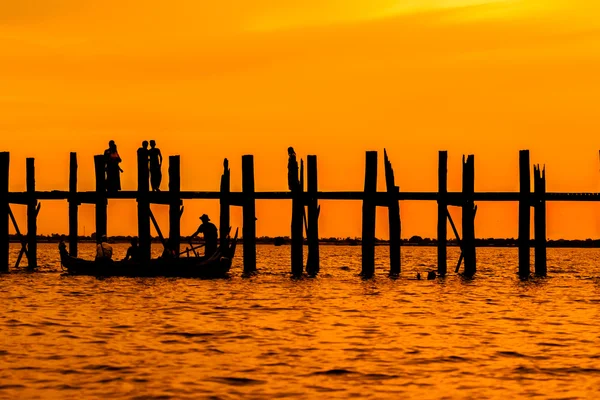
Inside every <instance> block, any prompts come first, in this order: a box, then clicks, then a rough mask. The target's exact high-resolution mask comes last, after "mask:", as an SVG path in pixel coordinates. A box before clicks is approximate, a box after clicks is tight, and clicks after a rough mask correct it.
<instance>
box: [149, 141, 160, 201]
mask: <svg viewBox="0 0 600 400" xmlns="http://www.w3.org/2000/svg"><path fill="white" fill-rule="evenodd" d="M148 155H149V156H150V184H151V185H152V190H153V191H155V192H160V182H161V181H162V171H161V169H162V162H163V157H162V154H161V153H160V149H159V148H158V147H156V142H155V141H154V140H151V141H150V150H149V151H148Z"/></svg>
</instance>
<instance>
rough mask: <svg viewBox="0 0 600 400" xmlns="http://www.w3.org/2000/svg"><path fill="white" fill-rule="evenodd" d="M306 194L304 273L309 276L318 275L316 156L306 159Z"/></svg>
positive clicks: (318, 209)
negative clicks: (306, 227)
mask: <svg viewBox="0 0 600 400" xmlns="http://www.w3.org/2000/svg"><path fill="white" fill-rule="evenodd" d="M306 164H307V165H306V175H307V179H306V180H307V192H308V231H307V232H306V236H307V237H308V257H307V261H306V272H307V273H308V274H309V275H312V276H314V275H316V274H318V273H319V269H320V268H319V267H320V266H319V263H320V260H319V213H320V208H319V199H318V198H317V192H318V190H319V189H318V182H317V177H318V173H317V156H316V155H310V156H307V159H306Z"/></svg>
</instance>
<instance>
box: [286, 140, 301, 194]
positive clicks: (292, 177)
mask: <svg viewBox="0 0 600 400" xmlns="http://www.w3.org/2000/svg"><path fill="white" fill-rule="evenodd" d="M288 187H289V188H290V190H291V191H292V192H295V191H297V190H298V188H299V187H300V183H299V182H298V161H297V160H296V152H295V151H294V148H293V147H288Z"/></svg>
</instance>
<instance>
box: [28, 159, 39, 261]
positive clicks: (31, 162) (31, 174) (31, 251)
mask: <svg viewBox="0 0 600 400" xmlns="http://www.w3.org/2000/svg"><path fill="white" fill-rule="evenodd" d="M26 175H27V265H28V268H29V269H33V268H36V267H37V211H36V207H37V199H36V198H35V159H34V158H28V159H27V163H26Z"/></svg>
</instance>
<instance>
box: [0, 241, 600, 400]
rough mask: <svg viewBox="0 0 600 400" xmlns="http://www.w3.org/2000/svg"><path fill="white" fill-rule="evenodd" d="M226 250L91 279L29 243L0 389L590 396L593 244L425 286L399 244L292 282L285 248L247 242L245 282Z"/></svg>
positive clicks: (418, 257)
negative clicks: (182, 264) (211, 274)
mask: <svg viewBox="0 0 600 400" xmlns="http://www.w3.org/2000/svg"><path fill="white" fill-rule="evenodd" d="M114 248H115V256H116V257H118V258H120V257H123V256H124V254H125V251H126V248H127V245H125V244H123V245H114ZM238 249H239V251H238V254H237V255H236V259H235V262H234V266H233V268H232V271H231V277H230V278H229V279H219V280H199V279H163V278H145V279H134V278H109V279H96V278H93V277H83V276H82V277H75V276H64V275H62V274H61V269H60V264H59V261H58V258H57V257H58V251H57V246H56V245H55V244H42V245H40V246H39V262H40V264H41V265H42V267H41V268H40V272H36V273H27V272H14V273H11V274H4V275H0V288H1V291H0V304H1V307H2V311H1V312H0V332H1V334H0V335H1V336H0V367H1V368H0V397H1V398H7V399H35V398H44V399H52V398H57V399H58V398H60V399H68V398H73V399H82V398H86V399H87V398H111V399H119V398H140V399H142V398H143V399H147V398H178V399H179V398H222V399H236V398H256V399H259V398H283V397H288V398H306V399H316V398H348V397H359V398H418V399H438V398H476V399H485V398H507V397H509V396H512V397H516V398H525V397H542V398H597V397H598V396H600V338H599V335H600V265H599V263H598V262H597V260H598V259H599V257H600V250H597V249H549V250H548V271H549V277H548V278H546V279H533V280H529V281H524V282H522V281H520V280H519V279H518V278H517V276H516V274H515V272H516V271H517V250H516V249H514V248H511V249H504V248H502V249H501V248H481V249H478V272H477V275H476V277H475V278H474V279H472V280H466V279H463V278H461V277H460V276H458V275H454V274H450V275H449V276H448V277H446V278H445V279H437V280H434V281H427V280H420V281H418V280H416V279H414V278H415V275H416V273H417V271H421V273H424V272H426V271H427V270H429V269H434V266H435V264H436V249H435V248H415V247H411V248H404V249H403V253H402V257H403V271H402V276H401V278H400V279H397V280H392V279H389V278H388V277H387V276H386V271H387V269H388V263H387V254H388V251H387V248H385V247H378V248H377V250H376V255H377V266H378V267H377V276H376V277H375V278H374V279H372V280H361V279H360V278H359V277H358V276H357V273H358V272H359V271H360V247H341V246H340V247H338V246H322V247H321V258H322V263H321V274H320V276H319V277H318V278H316V279H309V278H306V279H300V280H293V279H290V277H289V275H288V271H289V269H290V267H289V265H290V261H289V260H290V257H289V253H290V249H289V247H287V246H283V247H275V246H266V245H265V246H258V249H257V252H258V268H259V273H258V274H257V275H256V276H254V277H251V278H243V277H242V276H241V265H242V258H241V254H242V248H241V246H239V247H238ZM12 250H13V257H16V254H17V251H18V248H17V246H16V245H15V246H14V247H12ZM93 250H94V248H93V246H90V245H82V246H81V250H80V253H81V255H82V256H84V257H86V256H89V257H90V258H91V254H92V253H93ZM154 250H155V251H156V252H158V251H159V250H160V249H159V248H158V247H156V248H155V249H154ZM448 259H449V264H453V263H454V262H455V261H456V260H457V259H458V251H457V249H455V248H450V249H449V254H448ZM449 269H450V270H452V271H453V270H454V267H450V268H449Z"/></svg>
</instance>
